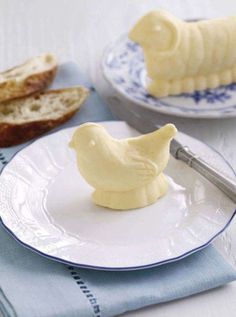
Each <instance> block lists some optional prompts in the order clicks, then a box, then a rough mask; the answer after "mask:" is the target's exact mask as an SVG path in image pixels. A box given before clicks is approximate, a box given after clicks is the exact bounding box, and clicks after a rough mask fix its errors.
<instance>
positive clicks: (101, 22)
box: [0, 0, 236, 317]
mask: <svg viewBox="0 0 236 317" xmlns="http://www.w3.org/2000/svg"><path fill="white" fill-rule="evenodd" d="M154 8H165V9H169V10H170V11H171V12H172V13H174V14H176V15H178V16H179V17H182V18H208V17H220V16H224V15H234V14H235V15H236V1H235V0H225V1H223V0H172V1H171V0H163V1H154V0H153V1H151V0H149V1H147V0H117V1H114V0H113V1H111V0H97V1H96V0H34V1H33V0H0V69H1V70H4V69H6V68H7V67H11V66H13V65H16V64H17V63H18V62H19V63H20V62H22V61H23V60H25V59H27V58H28V57H32V56H34V55H37V54H39V53H41V52H45V51H52V52H55V53H56V54H57V55H58V57H59V59H60V61H66V60H68V59H75V60H76V61H77V62H78V63H79V65H80V68H81V70H82V71H83V72H84V73H86V74H87V75H88V76H89V77H90V79H91V80H92V81H93V83H94V85H95V87H96V88H97V90H98V91H99V92H100V94H101V95H102V96H105V95H106V94H107V91H108V86H107V84H106V82H105V80H104V79H103V76H102V72H101V67H100V61H101V56H102V52H103V49H104V47H105V46H106V45H107V44H108V43H109V42H110V41H114V40H115V39H116V38H117V37H118V36H119V35H120V34H121V33H125V32H127V30H129V28H130V27H131V26H132V25H133V23H134V22H135V21H136V19H137V18H138V17H140V16H141V15H142V14H143V13H145V12H147V11H148V10H151V9H154ZM165 119H166V121H172V122H174V123H176V124H177V125H178V127H179V129H180V130H182V131H183V132H186V133H188V134H190V135H192V136H194V137H197V138H199V139H201V140H204V141H205V142H207V143H209V144H211V145H212V146H214V147H215V148H216V149H217V150H218V151H220V152H221V153H223V154H224V156H225V157H226V159H228V161H229V162H230V163H231V164H232V166H233V167H234V168H236V119H225V120H189V119H181V118H180V119H176V118H168V117H167V116H166V117H165ZM235 223H236V221H234V223H233V225H232V226H231V228H230V232H231V234H232V233H234V232H235V231H236V224H235ZM235 298H236V282H235V283H232V284H231V285H228V286H225V287H222V288H219V289H216V290H213V291H210V292H206V293H204V294H200V295H195V296H192V297H189V298H186V299H183V300H178V301H174V302H171V303H166V304H162V305H158V306H156V307H151V308H147V309H143V310H140V311H138V312H133V313H129V314H126V315H125V316H127V317H128V316H130V317H131V316H133V317H134V316H136V317H154V316H155V317H156V316H161V317H172V316H175V315H176V314H179V316H181V317H185V316H186V317H187V316H191V317H194V316H196V317H197V316H201V317H215V316H216V317H218V316H227V317H231V316H232V317H233V316H236V300H235Z"/></svg>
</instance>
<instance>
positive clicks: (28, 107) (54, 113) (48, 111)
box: [0, 87, 88, 147]
mask: <svg viewBox="0 0 236 317" xmlns="http://www.w3.org/2000/svg"><path fill="white" fill-rule="evenodd" d="M87 96H88V89H86V88H84V87H72V88H65V89H58V90H49V91H46V92H42V93H38V94H35V95H32V96H29V97H24V98H20V99H15V100H11V101H5V102H2V103H1V104H0V147H8V146H12V145H17V144H20V143H23V142H26V141H28V140H30V139H32V138H34V137H36V136H39V135H41V134H42V133H44V132H47V131H49V130H51V129H53V128H54V127H56V126H58V125H60V124H62V123H63V122H65V121H67V120H68V119H70V118H71V117H72V116H73V115H74V114H75V113H76V111H77V110H78V109H79V108H80V106H81V104H82V103H83V102H84V101H85V99H86V98H87Z"/></svg>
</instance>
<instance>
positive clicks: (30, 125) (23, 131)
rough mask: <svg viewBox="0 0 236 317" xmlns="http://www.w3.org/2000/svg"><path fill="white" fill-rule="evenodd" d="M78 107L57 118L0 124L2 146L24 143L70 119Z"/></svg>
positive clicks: (0, 143) (0, 142) (0, 144)
mask: <svg viewBox="0 0 236 317" xmlns="http://www.w3.org/2000/svg"><path fill="white" fill-rule="evenodd" d="M77 110H78V109H76V110H74V111H71V112H69V113H66V114H65V115H64V116H62V117H60V118H58V119H55V120H39V121H33V122H27V123H23V124H10V123H1V124H0V147H9V146H14V145H18V144H21V143H24V142H26V141H29V140H30V139H33V138H35V137H37V136H40V135H42V134H43V133H45V132H48V131H50V130H51V129H53V128H55V127H57V126H59V125H60V124H62V123H64V122H66V121H67V120H69V119H70V118H71V117H73V115H74V114H75V113H76V112H77Z"/></svg>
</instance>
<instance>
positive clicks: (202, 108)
mask: <svg viewBox="0 0 236 317" xmlns="http://www.w3.org/2000/svg"><path fill="white" fill-rule="evenodd" d="M102 65H103V72H104V75H105V77H106V79H107V80H108V81H109V83H110V84H111V85H112V86H113V88H114V89H115V90H116V91H118V92H119V93H121V94H122V95H124V96H125V97H126V98H128V99H129V100H131V101H132V102H134V103H136V104H138V105H140V106H143V107H145V108H150V109H153V110H155V111H157V112H161V113H164V114H169V115H174V116H180V117H190V118H208V119H211V118H226V117H235V116H236V83H233V84H230V85H227V86H222V87H220V88H216V89H208V90H204V91H196V92H194V93H191V94H182V95H180V96H172V97H168V98H160V99H158V98H155V97H152V96H151V95H149V94H148V92H147V90H146V88H145V86H146V84H145V83H146V80H147V76H146V70H145V64H144V59H143V52H142V49H141V47H140V46H139V45H137V44H135V43H134V42H132V41H130V40H129V39H128V38H127V35H124V36H122V37H120V38H119V39H118V40H117V41H116V42H115V43H112V44H111V45H110V46H109V47H108V48H107V50H106V51H105V53H104V57H103V63H102Z"/></svg>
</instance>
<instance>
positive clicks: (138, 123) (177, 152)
mask: <svg viewBox="0 0 236 317" xmlns="http://www.w3.org/2000/svg"><path fill="white" fill-rule="evenodd" d="M109 101H110V102H111V103H112V105H113V106H112V107H111V111H112V113H113V114H114V115H115V116H117V117H118V118H119V119H121V120H124V121H126V122H127V123H128V124H129V125H130V126H131V127H133V128H134V129H135V130H137V131H139V132H141V133H142V134H146V133H150V132H153V131H155V130H157V129H159V128H160V126H159V125H158V124H156V123H155V122H153V121H152V120H147V119H146V118H145V117H143V116H141V115H140V114H139V113H137V112H136V111H133V110H132V109H131V107H129V105H125V103H123V102H122V101H121V100H120V99H119V98H118V97H111V98H109ZM170 153H171V155H172V156H173V157H174V158H176V159H177V160H181V161H183V162H184V163H185V164H187V165H188V166H189V167H191V168H193V169H194V170H195V171H197V172H198V173H199V174H201V175H202V176H203V177H204V178H206V179H207V180H208V181H210V182H211V183H212V184H214V185H215V186H216V187H217V188H219V189H220V190H221V191H222V192H223V193H224V194H225V195H227V196H228V197H229V198H230V199H231V200H232V201H233V202H235V203H236V182H235V181H234V180H232V179H231V178H229V177H227V176H226V175H224V174H223V173H221V172H220V171H218V170H217V169H216V168H215V167H213V166H211V165H210V164H209V163H207V162H206V161H204V160H203V159H202V158H200V157H199V156H198V155H196V154H195V153H194V152H192V151H191V150H190V149H189V147H188V146H185V145H183V144H181V143H180V142H179V141H177V140H176V139H173V140H172V141H171V144H170Z"/></svg>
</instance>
